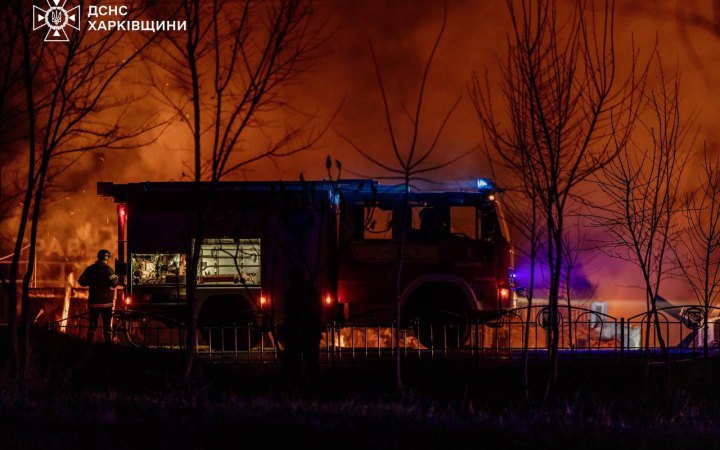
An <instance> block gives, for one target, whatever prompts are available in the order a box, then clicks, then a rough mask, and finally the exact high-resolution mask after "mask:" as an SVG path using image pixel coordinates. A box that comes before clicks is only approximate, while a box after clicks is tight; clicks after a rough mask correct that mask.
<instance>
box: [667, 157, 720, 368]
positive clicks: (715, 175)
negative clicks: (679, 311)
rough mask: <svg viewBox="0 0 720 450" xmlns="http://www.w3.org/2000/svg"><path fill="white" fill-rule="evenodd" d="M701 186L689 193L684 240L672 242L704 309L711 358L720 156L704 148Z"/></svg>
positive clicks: (719, 241) (718, 290)
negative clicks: (710, 329)
mask: <svg viewBox="0 0 720 450" xmlns="http://www.w3.org/2000/svg"><path fill="white" fill-rule="evenodd" d="M698 181H699V187H698V188H697V189H696V190H695V191H693V192H690V193H688V194H686V196H685V198H684V200H683V204H682V214H683V216H684V218H685V220H686V221H687V222H686V226H685V227H684V228H683V229H682V230H681V231H680V234H681V236H682V239H677V241H676V242H674V243H673V252H674V254H675V258H676V261H677V267H678V270H679V274H680V275H681V277H682V278H684V279H685V280H686V281H687V283H688V285H689V286H690V288H691V289H692V292H693V295H694V296H695V299H696V300H697V301H698V303H700V305H702V308H703V316H704V317H703V331H704V334H703V354H704V356H705V357H706V358H707V355H708V317H709V315H710V308H712V307H713V306H715V305H716V304H717V299H718V295H720V157H717V156H716V157H711V156H710V155H709V154H708V151H707V149H703V170H702V171H701V172H700V174H699V179H698Z"/></svg>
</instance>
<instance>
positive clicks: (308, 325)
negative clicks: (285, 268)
mask: <svg viewBox="0 0 720 450" xmlns="http://www.w3.org/2000/svg"><path fill="white" fill-rule="evenodd" d="M288 281H289V283H288V287H287V289H286V291H285V304H284V321H283V328H282V337H283V341H284V344H285V352H284V355H283V356H284V358H283V371H284V373H285V376H286V377H287V381H288V382H289V383H290V384H295V383H299V384H300V385H306V384H308V383H309V382H310V381H312V380H313V379H314V378H315V376H316V375H317V372H318V370H319V358H320V338H321V331H322V330H321V319H322V303H321V301H322V300H321V298H320V294H319V293H318V291H317V289H315V287H314V286H313V285H312V283H311V282H310V281H308V280H307V279H306V278H305V276H304V274H303V272H302V270H300V269H298V268H295V267H293V268H292V269H291V270H290V277H289V280H288Z"/></svg>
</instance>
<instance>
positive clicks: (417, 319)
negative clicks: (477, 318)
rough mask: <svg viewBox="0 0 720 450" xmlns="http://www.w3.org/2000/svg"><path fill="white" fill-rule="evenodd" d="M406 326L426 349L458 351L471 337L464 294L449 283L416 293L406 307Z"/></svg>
mask: <svg viewBox="0 0 720 450" xmlns="http://www.w3.org/2000/svg"><path fill="white" fill-rule="evenodd" d="M403 316H404V317H405V320H404V322H405V326H406V327H407V328H409V329H410V330H411V331H412V333H413V334H414V335H415V338H416V339H417V340H418V341H419V342H420V344H422V345H423V346H424V347H426V348H435V349H442V348H449V349H452V348H459V347H462V346H463V345H464V344H465V342H466V341H467V340H468V338H469V337H470V322H469V313H468V308H467V302H466V299H465V294H464V293H463V292H462V290H461V289H460V288H459V287H457V286H455V285H454V284H451V283H430V284H427V285H424V286H421V287H419V288H418V289H416V290H415V291H414V292H413V293H412V294H411V295H410V297H409V299H408V301H407V303H406V304H405V308H404V312H403Z"/></svg>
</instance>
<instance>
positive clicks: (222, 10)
mask: <svg viewBox="0 0 720 450" xmlns="http://www.w3.org/2000/svg"><path fill="white" fill-rule="evenodd" d="M312 13H313V8H312V3H311V2H310V1H306V0H280V1H278V2H270V3H263V2H253V1H250V0H246V1H241V2H236V1H223V0H213V1H212V2H201V1H200V0H183V1H181V2H180V6H179V8H178V9H177V11H175V17H176V18H178V19H180V20H182V21H185V23H186V24H187V30H186V32H185V33H179V34H178V33H168V34H167V35H166V36H165V39H164V40H163V41H162V42H161V43H160V45H159V47H158V53H159V54H158V55H156V56H154V57H153V58H152V60H154V62H156V63H157V64H158V65H157V66H156V67H160V68H162V69H164V72H165V74H164V76H163V77H162V78H159V77H155V78H154V83H153V84H154V85H155V87H156V92H157V93H158V94H159V96H160V98H161V99H162V100H163V101H164V102H165V103H166V104H167V105H169V106H171V107H172V108H173V109H174V110H175V111H176V112H177V118H178V119H179V120H180V121H181V122H183V123H184V124H185V125H187V127H188V129H189V131H190V134H191V136H192V146H191V148H192V153H193V166H192V180H193V182H194V186H195V187H194V194H193V195H192V196H191V198H189V199H188V200H189V203H188V211H189V215H190V217H189V225H190V229H191V230H192V232H191V235H192V239H191V242H188V251H187V254H188V255H190V258H189V261H188V265H187V287H186V293H187V302H188V308H189V316H188V325H189V328H188V336H187V364H186V366H185V373H186V376H188V377H189V376H190V374H191V372H192V367H193V362H194V355H195V346H196V343H195V334H196V332H197V320H198V300H197V284H198V277H197V275H198V264H199V262H200V250H201V245H202V242H203V238H204V235H205V218H206V216H207V213H208V211H209V209H210V208H211V206H212V201H213V194H214V192H215V190H216V186H217V183H218V182H220V181H221V180H222V179H224V178H226V177H227V176H229V175H231V174H233V173H236V172H237V171H239V170H242V169H244V168H247V167H249V166H251V165H252V164H253V163H256V162H258V161H260V160H263V159H274V158H281V157H286V156H290V155H293V154H296V153H298V152H301V151H303V150H305V149H308V148H310V147H311V146H312V145H314V144H315V142H316V141H317V140H318V138H319V137H320V136H321V135H322V133H323V132H324V130H310V129H309V126H310V123H311V121H312V120H313V118H312V117H311V118H310V119H307V120H306V121H305V122H304V123H303V124H301V125H300V126H298V127H290V126H288V125H286V124H283V123H282V122H280V121H279V120H277V119H276V118H274V117H273V114H275V113H278V112H282V111H283V110H287V109H289V108H290V106H291V105H290V104H289V100H288V98H287V97H286V93H285V89H286V88H287V86H288V85H289V84H290V83H292V81H293V79H294V77H295V76H296V75H298V73H299V72H301V71H302V70H303V69H304V67H305V66H306V65H307V63H308V62H309V61H310V60H311V59H312V58H313V57H315V56H316V55H317V51H318V49H319V48H320V46H321V45H322V43H323V35H322V34H321V29H320V28H317V27H315V26H314V25H313V24H312V23H311V16H312ZM167 75H169V76H170V79H167V77H166V76H167ZM166 80H167V81H168V82H166ZM278 128H281V129H280V130H279V131H278V130H277V129H278ZM273 129H274V131H275V132H276V134H278V135H279V136H276V137H275V138H273V137H272V136H270V135H269V132H271V131H273ZM251 137H253V138H254V139H251ZM202 182H208V185H207V189H204V188H203V185H202Z"/></svg>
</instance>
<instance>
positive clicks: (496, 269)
mask: <svg viewBox="0 0 720 450" xmlns="http://www.w3.org/2000/svg"><path fill="white" fill-rule="evenodd" d="M98 194H99V195H102V196H106V197H111V198H112V199H113V200H114V202H115V203H117V210H118V251H117V261H116V269H117V272H118V274H119V275H121V277H122V281H123V282H124V284H125V292H124V296H125V300H124V303H125V304H126V308H128V309H131V310H136V311H146V312H152V313H155V314H161V315H164V316H169V317H176V318H178V319H179V320H184V319H185V318H186V317H187V313H188V311H187V300H186V299H187V296H186V291H185V289H186V281H187V279H186V269H187V268H186V265H187V261H189V259H190V256H189V249H190V248H192V247H191V245H194V244H195V242H194V241H193V236H197V234H196V228H195V227H197V226H198V224H196V223H194V222H193V220H192V217H193V214H194V212H195V211H197V207H198V202H200V204H202V205H203V209H204V211H205V213H204V215H203V224H202V227H203V229H202V236H203V241H202V243H201V244H200V245H201V248H200V261H199V264H198V286H197V298H198V302H199V325H200V327H203V326H206V327H207V326H210V327H212V326H225V325H238V324H243V325H246V324H248V323H252V322H253V321H255V320H258V318H262V319H263V320H264V321H270V322H274V323H276V324H282V322H283V309H284V308H283V304H282V302H283V298H284V297H285V293H286V290H287V283H288V278H289V273H290V271H291V270H292V269H293V268H299V269H300V270H301V271H302V272H303V273H304V274H305V275H306V277H307V278H308V279H309V280H310V281H311V282H312V283H313V284H314V285H315V287H316V289H317V290H318V291H319V292H320V293H321V295H322V299H323V304H324V320H327V321H338V322H342V321H346V322H352V323H365V324H374V325H389V323H390V322H391V321H393V320H395V318H396V311H397V305H398V299H399V301H400V306H401V310H402V315H401V316H402V317H403V318H404V320H403V322H404V324H403V325H407V323H408V321H413V320H416V321H417V323H421V324H424V326H425V327H428V326H433V325H439V324H442V325H443V326H445V325H449V326H450V327H451V328H452V329H453V330H455V331H454V332H455V333H456V334H457V336H456V338H455V339H453V340H454V341H457V342H462V341H464V340H465V339H466V338H467V334H468V330H469V326H468V321H469V319H470V318H491V317H494V316H497V313H498V312H499V311H500V310H502V309H506V308H510V307H512V298H513V293H512V289H513V278H514V275H513V250H512V246H511V243H510V240H509V235H508V230H507V226H506V224H505V222H504V219H503V215H502V210H501V208H500V203H499V199H498V197H497V196H498V192H497V190H495V189H494V187H493V186H492V183H491V182H490V181H489V180H478V189H477V190H476V191H473V192H417V193H415V192H403V191H402V189H398V188H395V187H386V186H382V185H381V184H380V183H378V182H377V181H373V180H343V181H340V182H326V181H319V182H305V181H302V182H221V183H215V184H210V183H201V185H200V187H199V188H198V186H197V185H194V184H193V183H186V182H164V183H163V182H160V183H158V182H145V183H131V184H113V183H98ZM403 217H406V218H407V224H406V225H407V226H404V225H403V220H402V218H403ZM421 334H422V333H421ZM425 340H426V339H425ZM424 343H426V342H424Z"/></svg>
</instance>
